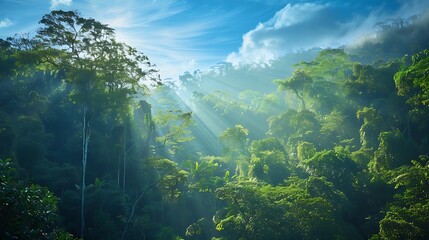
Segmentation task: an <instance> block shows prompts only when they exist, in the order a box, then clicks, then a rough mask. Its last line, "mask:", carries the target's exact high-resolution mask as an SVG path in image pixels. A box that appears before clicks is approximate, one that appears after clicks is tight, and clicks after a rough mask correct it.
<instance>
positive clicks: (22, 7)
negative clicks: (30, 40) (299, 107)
mask: <svg viewBox="0 0 429 240" xmlns="http://www.w3.org/2000/svg"><path fill="white" fill-rule="evenodd" d="M428 7H429V1H427V0H360V1H356V0H342V1H340V0H331V1H327V0H318V1H303V0H294V1H287V0H265V1H264V0H109V1H107V0H0V38H5V37H8V36H13V35H14V34H15V33H34V32H35V31H36V30H37V28H38V27H39V25H38V21H39V20H40V19H41V17H42V16H43V15H44V14H46V13H49V12H50V11H51V10H54V9H62V10H78V11H80V12H81V13H82V15H83V16H84V17H91V18H95V19H96V20H98V21H101V22H103V23H107V24H109V25H110V26H111V27H113V28H115V29H116V32H117V37H118V38H119V39H120V40H121V41H124V42H126V43H128V44H130V45H132V46H134V47H136V48H137V49H138V50H140V51H142V52H144V53H145V54H146V55H148V56H149V58H150V59H151V61H152V62H153V63H155V64H157V65H158V68H159V69H160V71H161V76H162V77H163V78H167V77H171V78H177V76H178V75H179V74H181V73H183V72H184V71H193V70H195V69H203V70H204V69H206V68H208V67H210V66H211V65H214V64H216V63H217V62H221V61H230V62H232V63H234V64H235V65H239V64H246V63H255V62H256V63H264V62H267V61H270V60H273V59H275V58H276V57H279V56H281V55H283V54H285V53H287V52H289V51H295V50H299V49H307V48H311V47H336V46H339V45H342V44H350V43H353V42H355V41H356V40H358V39H360V38H362V37H363V36H368V35H370V34H371V32H373V31H374V28H373V27H374V24H375V23H377V22H379V21H384V20H386V19H388V18H392V17H408V16H411V15H414V14H418V13H420V12H421V11H423V10H424V9H427V8H428Z"/></svg>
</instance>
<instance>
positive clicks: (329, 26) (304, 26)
mask: <svg viewBox="0 0 429 240" xmlns="http://www.w3.org/2000/svg"><path fill="white" fill-rule="evenodd" d="M417 3H420V4H417ZM422 5H424V6H427V5H429V4H421V1H418V0H410V1H404V2H403V4H402V7H401V8H399V9H397V10H396V11H390V12H389V11H387V10H385V9H383V7H382V6H380V7H378V8H372V9H370V10H367V11H361V10H362V8H361V9H359V8H350V6H348V5H347V4H343V5H341V4H328V3H326V4H317V3H299V4H287V5H286V6H285V7H284V8H283V9H281V10H279V11H278V12H277V13H276V14H275V15H274V16H273V17H272V18H271V19H270V20H268V21H267V22H264V23H259V24H258V25H257V26H256V27H255V28H254V29H253V30H251V31H249V32H247V33H246V34H244V36H243V41H242V45H241V47H240V48H239V49H238V51H236V52H232V53H230V54H229V55H228V56H227V59H226V61H228V62H231V63H233V64H234V65H239V64H266V63H269V62H270V60H274V59H276V58H277V57H279V56H282V55H284V54H285V53H287V52H293V51H297V50H303V49H310V48H313V47H322V48H326V47H339V46H341V45H346V44H351V43H353V42H355V41H357V40H358V39H359V38H362V37H363V36H369V35H370V34H372V33H373V31H374V25H375V23H377V22H379V21H384V20H386V19H388V18H390V17H393V16H400V17H407V16H409V15H410V14H411V13H414V14H415V13H416V11H417V10H416V9H420V11H421V10H422V8H421V7H422ZM423 9H424V8H423Z"/></svg>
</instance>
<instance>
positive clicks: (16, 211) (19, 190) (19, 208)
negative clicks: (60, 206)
mask: <svg viewBox="0 0 429 240" xmlns="http://www.w3.org/2000/svg"><path fill="white" fill-rule="evenodd" d="M57 201H58V199H57V198H56V197H55V196H54V195H53V194H52V193H51V192H50V191H48V189H47V188H44V187H41V186H39V185H35V184H27V183H24V182H22V181H21V180H19V178H18V175H17V172H16V170H15V168H14V167H13V166H12V161H11V160H10V159H6V160H2V159H0V203H1V205H0V216H1V217H2V219H3V221H0V229H1V231H0V237H1V238H2V239H64V240H67V239H73V238H72V236H71V235H70V234H68V233H66V232H64V231H62V230H60V229H59V228H58V226H57V224H56V223H57V220H58V215H57Z"/></svg>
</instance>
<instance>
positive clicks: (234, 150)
mask: <svg viewBox="0 0 429 240" xmlns="http://www.w3.org/2000/svg"><path fill="white" fill-rule="evenodd" d="M248 135H249V130H248V129H246V128H244V127H243V126H242V125H235V126H234V127H233V128H228V129H226V130H225V131H224V132H223V133H222V134H221V135H220V136H219V140H220V141H221V142H222V145H223V148H224V152H225V153H226V154H230V155H231V156H239V155H241V154H246V152H247V144H248V137H247V136H248Z"/></svg>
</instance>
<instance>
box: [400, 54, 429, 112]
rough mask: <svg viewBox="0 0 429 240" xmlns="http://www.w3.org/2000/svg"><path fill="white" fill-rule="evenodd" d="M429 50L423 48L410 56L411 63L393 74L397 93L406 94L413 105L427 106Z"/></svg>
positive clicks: (428, 102)
mask: <svg viewBox="0 0 429 240" xmlns="http://www.w3.org/2000/svg"><path fill="white" fill-rule="evenodd" d="M428 68H429V51H428V50H427V49H426V50H423V51H421V52H419V53H416V54H415V55H413V57H412V65H411V66H409V67H408V68H406V69H404V70H403V71H399V72H398V73H396V74H395V84H396V87H397V88H398V94H399V95H401V96H407V97H408V98H409V99H408V100H407V102H408V103H409V104H411V105H413V106H418V105H423V106H426V107H427V106H429V84H428V82H429V74H428V72H427V69H428Z"/></svg>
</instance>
